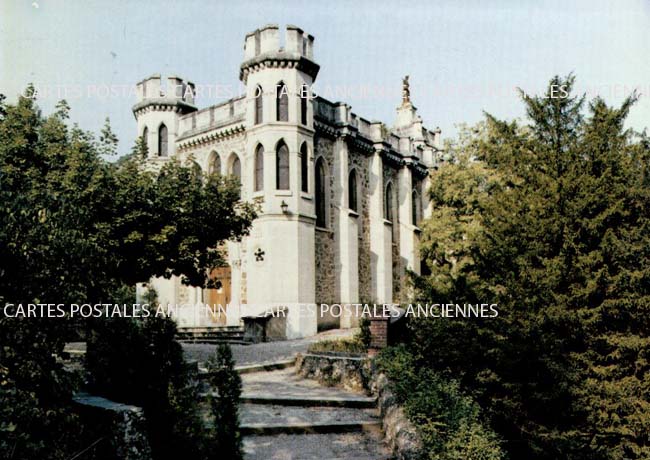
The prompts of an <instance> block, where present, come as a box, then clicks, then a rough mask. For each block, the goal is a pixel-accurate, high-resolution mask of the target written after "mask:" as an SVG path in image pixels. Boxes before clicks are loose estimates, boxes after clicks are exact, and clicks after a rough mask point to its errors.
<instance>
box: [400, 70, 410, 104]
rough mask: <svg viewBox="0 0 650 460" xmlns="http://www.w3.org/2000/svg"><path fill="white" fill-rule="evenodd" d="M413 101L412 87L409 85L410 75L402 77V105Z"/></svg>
mask: <svg viewBox="0 0 650 460" xmlns="http://www.w3.org/2000/svg"><path fill="white" fill-rule="evenodd" d="M410 103H411V88H410V87H409V76H408V75H407V76H406V77H404V78H403V79H402V105H407V104H410Z"/></svg>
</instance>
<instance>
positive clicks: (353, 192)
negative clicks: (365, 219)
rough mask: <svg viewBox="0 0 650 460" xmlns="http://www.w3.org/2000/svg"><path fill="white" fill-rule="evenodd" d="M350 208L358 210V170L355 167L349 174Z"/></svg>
mask: <svg viewBox="0 0 650 460" xmlns="http://www.w3.org/2000/svg"><path fill="white" fill-rule="evenodd" d="M348 208H350V209H351V210H352V211H354V212H357V211H358V205H357V171H356V170H355V169H353V170H352V171H350V175H349V176H348Z"/></svg>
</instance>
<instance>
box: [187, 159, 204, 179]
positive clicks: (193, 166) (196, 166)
mask: <svg viewBox="0 0 650 460" xmlns="http://www.w3.org/2000/svg"><path fill="white" fill-rule="evenodd" d="M190 168H191V169H192V174H193V175H194V177H195V178H196V179H201V176H202V175H203V170H202V169H201V165H199V164H198V163H197V162H196V161H193V162H192V163H191V164H190Z"/></svg>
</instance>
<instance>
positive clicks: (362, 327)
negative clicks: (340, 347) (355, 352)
mask: <svg viewBox="0 0 650 460" xmlns="http://www.w3.org/2000/svg"><path fill="white" fill-rule="evenodd" d="M357 338H358V340H359V341H360V342H361V344H362V345H363V347H364V348H365V349H366V350H368V348H370V340H371V339H372V335H371V334H370V319H368V318H366V317H365V316H364V317H362V318H361V319H360V320H359V335H358V337H357Z"/></svg>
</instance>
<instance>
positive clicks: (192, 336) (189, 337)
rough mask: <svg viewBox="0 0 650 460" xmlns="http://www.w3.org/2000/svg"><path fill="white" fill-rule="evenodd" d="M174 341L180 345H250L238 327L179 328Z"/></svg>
mask: <svg viewBox="0 0 650 460" xmlns="http://www.w3.org/2000/svg"><path fill="white" fill-rule="evenodd" d="M176 339H177V340H178V341H179V342H181V343H208V344H215V345H216V344H219V343H229V344H231V345H249V344H250V342H249V341H246V340H244V328H243V327H240V326H214V327H179V328H178V332H177V333H176Z"/></svg>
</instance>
